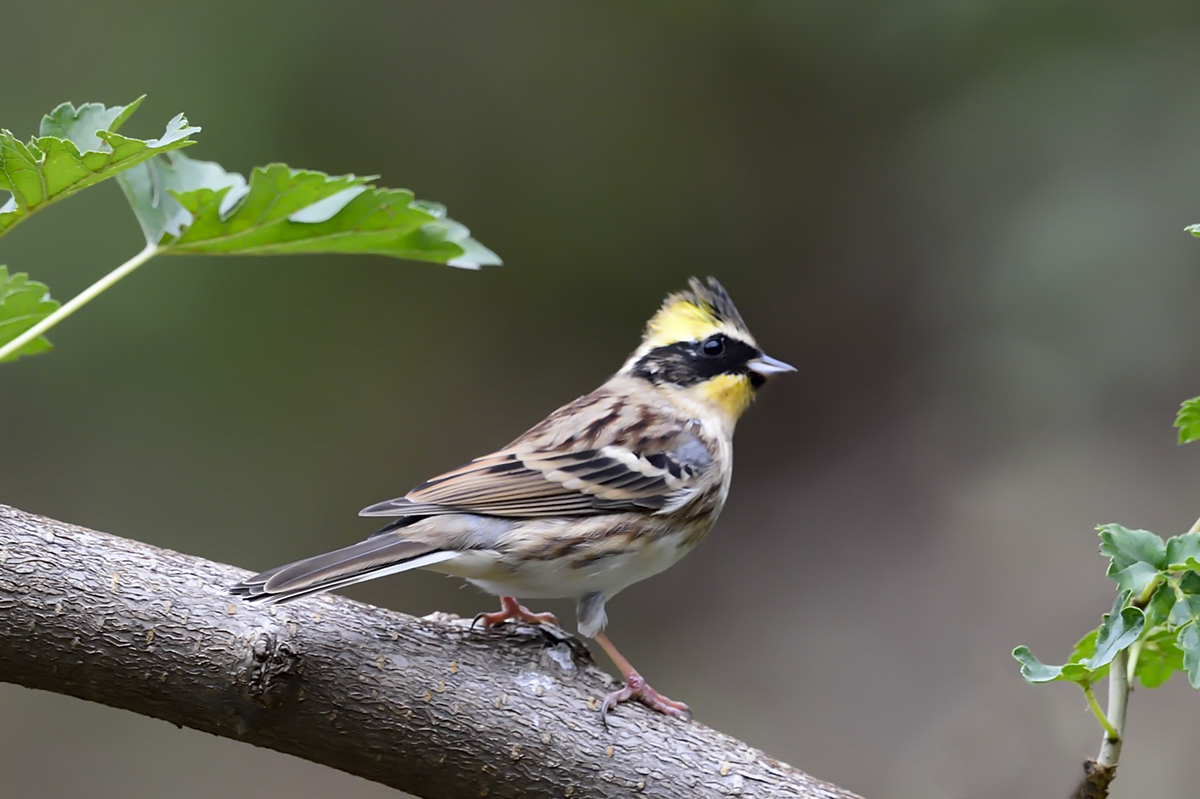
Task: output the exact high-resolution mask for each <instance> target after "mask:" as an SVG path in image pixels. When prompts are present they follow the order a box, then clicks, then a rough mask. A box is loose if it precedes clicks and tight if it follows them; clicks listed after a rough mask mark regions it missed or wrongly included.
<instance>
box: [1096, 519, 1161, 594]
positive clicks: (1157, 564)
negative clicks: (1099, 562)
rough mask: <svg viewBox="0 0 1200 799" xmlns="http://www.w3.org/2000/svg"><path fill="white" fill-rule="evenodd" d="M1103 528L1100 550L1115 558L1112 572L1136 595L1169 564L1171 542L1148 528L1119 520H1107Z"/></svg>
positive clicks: (1122, 586)
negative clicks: (1132, 527)
mask: <svg viewBox="0 0 1200 799" xmlns="http://www.w3.org/2000/svg"><path fill="white" fill-rule="evenodd" d="M1096 529H1097V530H1099V531H1100V554H1102V555H1105V556H1106V557H1109V558H1112V563H1110V564H1109V566H1108V576H1109V577H1111V578H1113V579H1114V580H1116V581H1117V586H1118V587H1119V589H1120V590H1122V591H1130V592H1132V593H1133V594H1134V595H1135V596H1136V595H1138V594H1141V593H1142V591H1144V590H1145V588H1146V586H1148V585H1149V584H1150V582H1151V581H1152V580H1153V579H1154V578H1155V577H1157V576H1158V573H1159V571H1161V570H1162V569H1163V568H1165V567H1166V565H1167V564H1166V559H1167V545H1166V543H1165V542H1164V541H1163V540H1162V539H1161V538H1159V537H1158V536H1157V535H1155V534H1154V533H1151V532H1150V531H1148V530H1129V529H1126V528H1125V527H1122V526H1121V525H1119V524H1105V525H1101V526H1100V527H1097V528H1096Z"/></svg>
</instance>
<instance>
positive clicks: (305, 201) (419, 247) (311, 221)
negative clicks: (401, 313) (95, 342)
mask: <svg viewBox="0 0 1200 799" xmlns="http://www.w3.org/2000/svg"><path fill="white" fill-rule="evenodd" d="M368 180H370V178H363V177H355V176H354V175H343V176H340V177H330V176H329V175H326V174H325V173H323V172H312V171H307V170H298V169H291V168H290V167H288V166H286V165H284V164H271V165H269V166H266V167H258V168H256V169H255V170H254V171H253V172H252V173H251V174H250V181H249V183H247V182H246V181H245V179H244V178H242V176H241V175H238V174H236V173H231V172H226V171H225V170H224V169H222V168H221V167H220V166H219V165H218V164H215V163H211V162H206V161H194V160H192V159H190V158H187V157H186V156H185V155H183V154H182V153H170V154H168V155H167V156H166V157H165V158H156V159H154V160H153V161H150V162H147V163H146V164H143V165H141V166H140V167H138V168H136V169H133V170H130V171H129V172H126V173H125V174H124V175H122V176H121V178H120V182H121V186H122V188H123V189H125V193H126V196H127V197H128V198H129V201H130V203H131V204H132V205H133V208H134V213H135V214H137V217H138V220H139V222H140V223H141V225H142V230H143V232H145V234H146V240H147V242H148V243H150V244H158V245H159V246H161V247H162V248H163V250H162V251H163V252H164V253H168V254H169V253H177V254H207V255H223V254H230V255H232V254H241V255H275V254H285V253H373V254H376V255H388V256H392V257H395V258H408V259H413V260H420V261H434V262H436V263H445V264H449V265H450V266H459V267H465V268H468V269H478V268H479V267H481V266H484V265H490V264H499V263H500V259H499V258H498V257H497V256H496V254H495V253H493V252H492V251H491V250H489V249H487V248H486V247H484V246H483V245H482V244H480V243H479V242H477V241H475V240H474V239H473V238H471V236H470V231H468V230H467V228H466V227H464V226H463V225H461V224H459V223H458V222H455V221H453V220H451V219H449V218H447V217H446V210H445V208H443V207H442V206H440V205H437V204H436V203H429V202H422V201H419V200H415V199H414V198H413V195H412V193H411V192H409V191H406V190H404V189H381V188H376V187H374V186H371V185H368V184H367V181H368Z"/></svg>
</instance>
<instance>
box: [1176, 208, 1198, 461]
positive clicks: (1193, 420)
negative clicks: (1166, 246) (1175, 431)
mask: <svg viewBox="0 0 1200 799" xmlns="http://www.w3.org/2000/svg"><path fill="white" fill-rule="evenodd" d="M1195 232H1196V231H1194V230H1193V231H1192V233H1193V234H1195ZM1175 426H1176V427H1177V428H1179V443H1180V444H1187V443H1188V442H1190V441H1195V440H1196V439H1198V438H1200V397H1192V398H1191V399H1190V400H1184V401H1183V404H1182V405H1180V406H1179V413H1177V414H1175Z"/></svg>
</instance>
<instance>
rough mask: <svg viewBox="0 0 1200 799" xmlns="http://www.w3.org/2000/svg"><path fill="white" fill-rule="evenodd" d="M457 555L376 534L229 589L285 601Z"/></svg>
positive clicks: (269, 601)
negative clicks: (373, 536)
mask: <svg viewBox="0 0 1200 799" xmlns="http://www.w3.org/2000/svg"><path fill="white" fill-rule="evenodd" d="M457 555H458V553H457V552H452V551H451V552H447V551H445V550H438V549H436V548H434V547H432V546H430V545H429V544H423V543H420V542H417V541H406V540H404V539H403V538H401V537H400V536H398V535H395V534H390V535H381V536H377V537H375V538H368V539H367V540H366V541H360V542H359V543H357V544H351V545H350V546H348V547H343V548H342V549H338V550H334V551H333V552H326V553H325V554H323V555H316V556H314V557H311V558H305V559H304V560H298V561H296V562H295V563H289V564H287V565H285V566H279V567H276V568H274V569H270V570H268V571H265V572H262V573H261V574H256V575H255V576H253V577H251V578H249V579H248V580H245V581H243V582H240V583H238V584H237V585H235V586H233V587H232V588H231V589H229V590H230V593H232V594H234V595H235V596H240V597H244V598H246V599H247V600H249V601H251V602H263V603H266V604H275V603H277V602H290V601H291V600H293V599H299V598H300V597H302V596H307V595H309V594H315V593H319V592H321V591H331V590H333V589H336V588H344V587H346V586H348V585H354V584H355V583H361V582H364V581H366V580H373V579H375V578H376V577H383V576H384V575H386V574H395V573H397V572H402V571H408V570H409V569H419V568H421V567H422V566H430V565H432V564H434V563H441V562H442V561H445V560H449V559H450V558H453V557H456V556H457Z"/></svg>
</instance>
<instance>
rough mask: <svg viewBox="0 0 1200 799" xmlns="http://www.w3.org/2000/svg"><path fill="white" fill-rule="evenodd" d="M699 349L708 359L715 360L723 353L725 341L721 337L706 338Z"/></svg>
mask: <svg viewBox="0 0 1200 799" xmlns="http://www.w3.org/2000/svg"><path fill="white" fill-rule="evenodd" d="M700 349H701V350H703V352H704V354H705V355H707V356H708V357H710V358H715V357H716V356H718V355H720V354H721V353H723V352H724V351H725V339H724V338H723V337H721V336H713V337H712V338H707V339H705V340H704V343H703V344H701V345H700Z"/></svg>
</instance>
